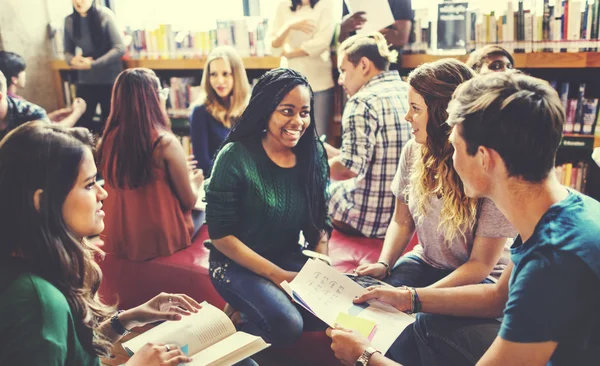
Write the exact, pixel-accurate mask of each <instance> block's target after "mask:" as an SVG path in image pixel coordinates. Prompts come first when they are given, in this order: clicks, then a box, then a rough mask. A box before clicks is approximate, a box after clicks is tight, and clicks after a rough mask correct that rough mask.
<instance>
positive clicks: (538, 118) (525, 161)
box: [448, 71, 565, 183]
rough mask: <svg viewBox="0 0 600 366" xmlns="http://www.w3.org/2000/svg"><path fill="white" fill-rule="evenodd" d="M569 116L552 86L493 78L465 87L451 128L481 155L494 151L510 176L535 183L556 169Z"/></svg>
mask: <svg viewBox="0 0 600 366" xmlns="http://www.w3.org/2000/svg"><path fill="white" fill-rule="evenodd" d="M564 121H565V112H564V109H563V106H562V103H561V101H560V98H559V96H558V93H557V92H556V91H555V90H554V89H553V88H552V87H551V86H550V84H548V82H546V81H544V80H541V79H537V78H534V77H531V76H527V75H524V74H521V73H517V72H510V71H509V72H504V73H491V74H488V75H483V76H480V77H476V78H473V79H471V80H469V81H467V82H465V83H463V84H461V85H460V86H459V87H458V88H457V90H456V92H455V94H454V98H453V100H452V101H451V102H450V105H449V106H448V123H449V124H450V125H451V126H460V127H459V128H458V131H457V132H459V133H460V135H461V136H462V138H463V139H464V140H465V142H466V145H467V153H468V154H469V155H471V156H472V155H475V153H476V152H477V149H478V148H479V146H485V147H487V148H491V149H494V150H496V151H497V152H498V154H499V155H500V156H501V157H502V159H503V160H504V163H505V164H506V168H507V170H508V174H509V176H514V177H519V178H521V179H523V180H525V181H528V182H531V183H539V182H541V181H543V180H544V179H545V178H546V177H548V174H549V172H550V171H551V170H552V168H553V167H554V164H555V158H556V151H557V150H558V146H559V144H560V140H561V137H562V130H563V123H564Z"/></svg>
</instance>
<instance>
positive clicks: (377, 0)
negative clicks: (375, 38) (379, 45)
mask: <svg viewBox="0 0 600 366" xmlns="http://www.w3.org/2000/svg"><path fill="white" fill-rule="evenodd" d="M345 1H346V6H347V7H348V11H350V14H352V13H357V12H359V11H364V12H365V13H366V14H365V17H366V18H367V21H366V22H365V24H363V27H362V29H359V30H357V31H356V34H369V33H371V32H379V31H380V30H382V29H383V28H386V27H388V26H390V25H392V24H393V23H394V22H395V19H394V15H393V14H392V9H391V8H390V3H389V2H388V0H368V1H365V0H345Z"/></svg>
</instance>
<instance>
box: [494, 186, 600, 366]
mask: <svg viewBox="0 0 600 366" xmlns="http://www.w3.org/2000/svg"><path fill="white" fill-rule="evenodd" d="M511 258H512V261H513V262H514V269H513V271H512V274H511V278H510V281H509V295H508V301H507V303H506V307H505V309H504V319H503V321H502V327H501V329H500V337H502V339H504V340H507V341H512V342H518V343H534V342H548V341H554V342H557V343H558V346H557V348H556V350H555V351H554V354H553V355H552V358H551V360H550V362H549V363H548V364H549V365H598V364H600V203H598V202H597V201H595V200H593V199H591V198H590V197H587V196H585V195H582V194H580V193H577V192H573V191H571V192H569V195H568V197H567V198H566V199H564V200H562V201H561V202H558V203H556V204H555V205H553V206H552V207H550V209H549V210H548V211H547V212H546V213H545V214H544V216H542V218H541V219H540V221H539V223H538V224H537V226H536V228H535V231H534V233H533V235H532V236H531V238H529V239H528V240H527V241H526V242H522V240H521V237H520V236H518V237H517V239H516V240H515V243H514V244H513V247H512V248H511Z"/></svg>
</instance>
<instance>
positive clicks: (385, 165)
mask: <svg viewBox="0 0 600 366" xmlns="http://www.w3.org/2000/svg"><path fill="white" fill-rule="evenodd" d="M407 95H408V86H407V84H406V83H404V82H403V81H402V80H401V79H400V76H399V75H398V72H397V71H386V72H382V73H381V74H379V75H377V76H375V77H374V78H372V79H371V80H369V82H367V83H366V84H365V85H364V86H363V87H362V88H361V89H360V90H359V91H358V93H356V94H355V95H354V96H352V98H350V99H349V100H348V102H347V103H346V107H345V109H344V115H343V117H342V148H341V159H342V160H341V161H342V163H343V164H344V165H345V166H346V168H347V169H349V170H350V171H352V172H353V173H355V174H357V176H356V177H355V178H351V179H348V180H345V181H340V182H333V183H332V185H331V198H330V200H329V213H330V215H331V217H332V219H334V220H338V221H341V222H344V223H346V224H348V225H350V226H352V227H353V228H355V229H357V230H358V231H360V232H361V233H363V235H365V236H367V237H384V236H385V232H386V230H387V227H388V225H389V223H390V220H391V218H392V214H393V212H394V204H395V198H394V195H393V194H392V191H391V190H390V185H391V183H392V180H393V179H394V174H395V173H396V168H397V167H398V161H399V159H400V152H401V151H402V146H403V145H404V144H405V143H406V142H407V141H408V140H410V138H411V136H410V125H409V124H408V122H406V121H405V120H404V115H405V114H406V112H407V111H408V108H409V107H408V101H407V98H408V97H407Z"/></svg>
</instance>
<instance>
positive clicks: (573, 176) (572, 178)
mask: <svg viewBox="0 0 600 366" xmlns="http://www.w3.org/2000/svg"><path fill="white" fill-rule="evenodd" d="M587 171H588V163H587V162H582V161H580V162H576V163H572V162H570V163H564V164H561V165H559V166H557V167H556V169H555V173H556V178H557V179H558V181H559V182H560V183H561V184H562V185H564V186H567V187H570V188H572V189H575V190H576V191H579V192H581V193H585V184H586V179H587Z"/></svg>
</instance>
